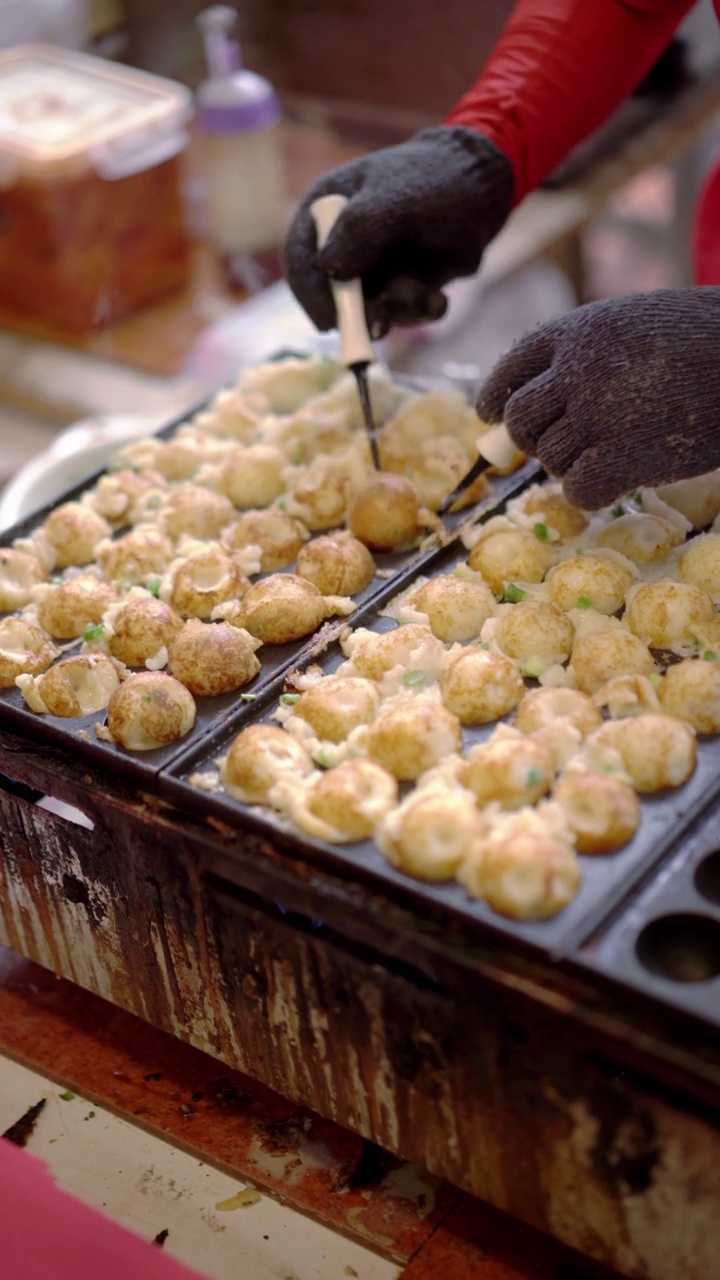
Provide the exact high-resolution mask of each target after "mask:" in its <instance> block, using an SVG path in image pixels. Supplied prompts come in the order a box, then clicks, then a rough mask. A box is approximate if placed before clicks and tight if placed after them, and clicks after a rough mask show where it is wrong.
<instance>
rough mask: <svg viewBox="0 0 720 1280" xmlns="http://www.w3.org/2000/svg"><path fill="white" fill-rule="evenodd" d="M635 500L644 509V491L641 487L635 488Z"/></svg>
mask: <svg viewBox="0 0 720 1280" xmlns="http://www.w3.org/2000/svg"><path fill="white" fill-rule="evenodd" d="M633 502H636V503H637V505H638V506H639V507H640V508H641V509H642V506H643V496H642V491H641V490H640V489H636V490H635V492H634V494H633Z"/></svg>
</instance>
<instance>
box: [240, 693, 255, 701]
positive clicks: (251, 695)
mask: <svg viewBox="0 0 720 1280" xmlns="http://www.w3.org/2000/svg"><path fill="white" fill-rule="evenodd" d="M240 697H241V698H242V700H243V702H254V701H255V699H256V698H257V694H256V693H241V694H240Z"/></svg>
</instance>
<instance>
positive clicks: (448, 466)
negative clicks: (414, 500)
mask: <svg viewBox="0 0 720 1280" xmlns="http://www.w3.org/2000/svg"><path fill="white" fill-rule="evenodd" d="M473 457H474V454H472V455H471V454H469V453H468V451H467V449H466V448H465V447H464V445H463V444H462V442H461V441H459V440H454V439H453V438H452V436H438V437H437V438H436V439H434V440H426V441H425V442H424V443H423V444H422V445H421V446H420V448H419V449H418V451H417V453H415V454H414V455H413V456H411V457H410V458H409V459H408V460H407V462H406V463H404V464H403V465H401V466H397V467H393V468H392V469H393V470H394V471H399V472H400V473H401V474H404V475H405V476H407V477H408V478H409V479H410V480H411V481H412V484H413V486H414V488H415V491H416V493H417V495H418V499H419V501H420V503H421V504H422V506H424V507H429V508H430V510H431V511H437V509H438V507H439V506H440V503H441V502H442V501H443V500H444V499H445V498H446V497H447V495H448V494H449V493H452V491H453V489H454V488H455V486H456V484H457V483H458V481H460V480H462V478H463V476H464V475H465V474H466V473H467V471H468V470H469V468H470V467H471V466H472V462H473ZM488 485H489V481H488V478H487V476H486V475H484V474H483V475H479V476H478V477H477V479H476V480H474V481H473V483H472V484H471V485H470V486H469V488H467V489H466V490H465V491H464V493H462V494H461V495H460V497H459V498H457V499H456V500H455V502H453V504H452V506H451V507H450V511H461V510H462V509H463V507H467V506H469V505H470V504H471V503H473V502H479V500H480V498H482V497H483V495H484V494H485V493H486V492H487V489H488Z"/></svg>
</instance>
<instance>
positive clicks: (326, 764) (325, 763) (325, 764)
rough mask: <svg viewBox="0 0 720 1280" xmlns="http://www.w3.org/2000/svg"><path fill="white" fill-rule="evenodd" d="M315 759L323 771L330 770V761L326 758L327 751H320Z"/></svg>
mask: <svg viewBox="0 0 720 1280" xmlns="http://www.w3.org/2000/svg"><path fill="white" fill-rule="evenodd" d="M315 759H316V760H317V763H318V764H319V765H321V766H322V768H323V769H329V768H330V761H329V760H328V757H327V751H325V749H324V748H323V749H322V750H321V751H318V753H317V755H316V756H315Z"/></svg>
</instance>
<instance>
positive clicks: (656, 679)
mask: <svg viewBox="0 0 720 1280" xmlns="http://www.w3.org/2000/svg"><path fill="white" fill-rule="evenodd" d="M648 680H649V681H650V683H651V685H652V686H653V688H654V689H657V687H658V685H659V684H660V682H661V680H662V676H661V675H660V672H659V671H651V672H650V675H649V676H648Z"/></svg>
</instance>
